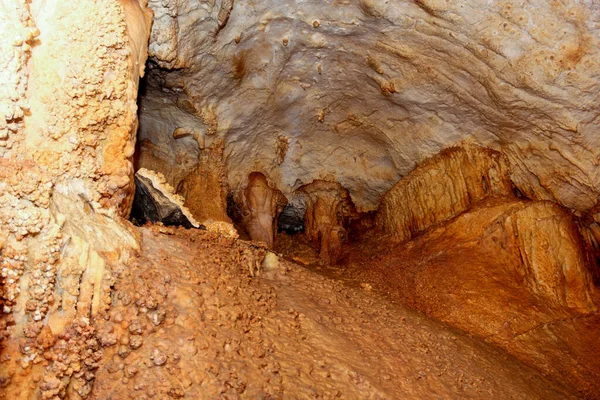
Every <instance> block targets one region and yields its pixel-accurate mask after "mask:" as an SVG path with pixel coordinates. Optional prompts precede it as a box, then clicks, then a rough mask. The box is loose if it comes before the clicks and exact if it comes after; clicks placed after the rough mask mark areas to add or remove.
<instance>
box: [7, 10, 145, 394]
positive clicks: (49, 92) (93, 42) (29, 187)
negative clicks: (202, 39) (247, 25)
mask: <svg viewBox="0 0 600 400" xmlns="http://www.w3.org/2000/svg"><path fill="white" fill-rule="evenodd" d="M150 19H151V12H149V11H148V10H147V9H146V8H145V5H144V4H139V3H138V2H137V1H122V2H119V1H87V0H84V1H78V2H75V3H66V2H61V1H36V0H33V1H27V2H25V1H20V0H10V1H5V2H2V4H1V5H0V66H1V68H0V70H1V72H0V85H1V86H2V90H0V110H1V112H0V121H1V122H0V238H1V239H0V242H1V245H0V269H1V271H2V285H1V289H0V293H1V294H0V303H1V308H2V314H1V316H0V330H1V332H2V333H1V337H2V343H1V347H2V359H1V361H0V382H2V395H3V396H5V397H6V398H11V399H17V398H32V397H40V398H53V396H61V397H65V396H68V397H69V398H79V397H80V396H81V397H85V396H87V395H88V394H89V392H90V390H91V387H92V384H93V378H94V371H95V368H96V367H97V365H98V364H97V363H98V361H99V360H100V358H101V357H102V344H101V343H98V342H97V341H96V338H95V335H94V327H93V322H92V321H93V319H95V318H98V317H100V316H102V315H103V313H104V312H105V311H106V310H107V308H108V307H109V305H110V302H111V297H110V286H111V285H112V284H113V283H114V276H113V271H114V269H115V268H117V267H118V266H120V265H122V264H123V263H125V262H127V260H128V259H129V258H130V257H131V256H132V254H134V253H135V251H136V250H137V249H138V241H137V234H136V233H135V232H134V231H133V230H132V229H131V226H130V224H128V223H127V222H126V221H122V220H121V219H120V216H121V215H128V213H129V209H130V207H131V201H132V199H133V195H134V191H133V185H134V183H133V165H132V163H131V157H132V155H133V152H134V143H135V134H136V129H137V115H136V110H137V106H136V100H137V91H138V79H139V77H140V75H142V74H143V72H144V66H145V61H146V50H147V48H146V42H147V40H148V35H149V33H150Z"/></svg>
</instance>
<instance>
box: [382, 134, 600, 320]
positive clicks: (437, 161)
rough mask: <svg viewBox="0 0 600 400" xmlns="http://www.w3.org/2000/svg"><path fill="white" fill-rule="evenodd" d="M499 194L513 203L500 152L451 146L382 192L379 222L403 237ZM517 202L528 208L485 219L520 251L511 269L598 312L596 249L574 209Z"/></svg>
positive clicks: (569, 302) (553, 295)
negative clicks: (582, 231)
mask: <svg viewBox="0 0 600 400" xmlns="http://www.w3.org/2000/svg"><path fill="white" fill-rule="evenodd" d="M494 198H495V199H499V200H500V201H503V202H507V203H510V202H511V201H515V200H516V198H515V197H514V196H513V192H512V190H511V182H510V179H509V170H508V167H507V165H506V161H505V160H504V158H503V157H502V155H501V154H500V153H497V152H494V151H490V150H488V149H484V148H480V147H474V146H467V147H459V148H451V149H448V150H445V151H444V152H442V153H441V154H439V155H437V156H435V157H432V158H431V159H429V160H427V161H426V162H424V163H423V164H421V165H419V166H418V167H417V168H415V170H414V171H412V172H411V173H410V174H409V175H407V176H406V177H404V178H403V179H402V180H400V182H398V183H397V184H396V185H395V186H394V187H393V188H392V189H390V191H389V192H388V193H387V194H386V195H385V196H384V198H383V199H382V202H381V206H380V209H379V211H378V212H377V215H376V224H377V228H379V229H380V230H381V231H382V233H388V234H391V235H392V237H393V239H394V240H395V241H399V242H404V241H406V240H407V239H411V238H413V236H415V235H416V234H418V233H422V232H423V231H426V230H427V229H428V228H431V227H435V226H436V225H440V224H441V223H442V222H445V221H448V220H450V219H451V218H454V217H456V216H458V215H461V214H463V215H464V217H463V219H464V220H467V219H469V218H475V217H474V215H476V214H475V212H474V211H473V210H472V208H473V207H474V206H475V205H479V204H480V203H482V202H483V201H484V200H486V199H494ZM484 204H487V203H484ZM492 204H493V202H492ZM519 204H522V209H518V208H516V209H515V208H514V207H511V206H507V207H506V208H507V209H505V210H503V211H504V212H505V213H506V215H505V216H504V218H503V219H498V220H495V219H494V218H492V219H491V220H488V221H487V223H486V224H485V225H484V226H485V227H486V228H485V229H486V232H491V231H493V230H495V229H497V228H498V226H500V227H501V228H499V229H500V230H499V231H498V232H497V233H495V234H494V237H495V241H496V243H497V244H498V246H499V247H500V248H504V244H505V243H506V242H509V241H510V242H511V243H512V245H511V247H512V248H514V249H515V250H514V251H515V252H516V254H518V261H517V262H515V263H514V265H513V266H512V268H517V270H516V273H518V274H519V275H520V279H521V280H522V283H523V285H524V286H525V287H528V288H529V289H530V290H531V291H532V292H533V293H535V294H537V295H540V296H543V297H545V298H546V299H547V300H549V301H551V302H553V303H555V304H557V305H561V306H566V307H570V308H573V309H575V310H577V311H581V312H590V311H594V310H595V306H594V305H593V303H592V300H591V292H592V276H591V270H592V269H595V268H596V265H595V264H591V263H589V262H588V257H587V254H588V252H589V251H590V250H593V249H589V248H586V247H585V246H584V242H583V240H582V237H581V234H580V232H579V229H578V227H577V225H576V221H575V220H574V218H573V216H572V215H571V214H570V213H568V212H566V211H564V210H563V209H561V207H559V206H558V205H556V204H554V203H551V202H542V201H523V202H520V203H519ZM481 207H485V206H481ZM509 210H510V211H509ZM490 213H491V214H493V212H491V211H490ZM465 225H467V226H468V223H467V222H465ZM471 235H474V237H477V235H478V234H477V233H475V229H474V227H470V229H469V230H468V231H467V232H466V233H465V235H464V240H469V238H470V236H471ZM456 240H457V241H460V240H461V239H459V238H457V239H456ZM504 259H506V260H508V259H510V257H509V256H506V257H504Z"/></svg>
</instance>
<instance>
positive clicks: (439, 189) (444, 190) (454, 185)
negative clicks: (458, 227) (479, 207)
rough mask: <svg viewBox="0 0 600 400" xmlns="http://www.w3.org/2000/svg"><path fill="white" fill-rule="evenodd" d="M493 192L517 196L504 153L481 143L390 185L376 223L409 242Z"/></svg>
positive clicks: (452, 151)
mask: <svg viewBox="0 0 600 400" xmlns="http://www.w3.org/2000/svg"><path fill="white" fill-rule="evenodd" d="M489 196H503V197H511V196H512V189H511V183H510V179H509V174H508V167H507V162H506V159H505V158H504V157H503V155H502V154H501V153H498V152H495V151H492V150H489V149H484V148H481V147H477V146H466V147H455V148H450V149H446V150H444V151H443V152H442V153H440V154H439V155H436V156H435V157H432V158H431V159H428V160H427V161H425V162H424V163H423V164H420V165H419V166H418V167H417V168H415V169H414V170H413V171H412V172H411V173H410V174H408V175H407V176H406V177H404V178H403V179H402V180H400V182H398V183H397V184H396V185H395V186H394V187H393V188H392V189H390V191H389V192H388V193H387V194H386V195H385V196H384V197H383V199H382V200H381V205H380V208H379V211H378V213H377V217H376V223H377V225H378V226H379V227H380V228H381V229H383V230H384V231H385V232H387V233H391V234H393V235H395V236H397V237H398V238H399V239H400V240H406V239H410V238H411V237H412V236H413V235H415V234H416V233H419V232H422V231H424V230H425V229H427V228H429V227H430V226H432V225H435V224H436V223H439V222H442V221H446V220H448V219H450V218H452V217H455V216H456V215H458V214H460V213H462V212H464V211H465V210H467V209H468V208H469V207H470V206H471V205H472V204H474V203H476V202H477V201H480V200H482V199H484V198H486V197H489Z"/></svg>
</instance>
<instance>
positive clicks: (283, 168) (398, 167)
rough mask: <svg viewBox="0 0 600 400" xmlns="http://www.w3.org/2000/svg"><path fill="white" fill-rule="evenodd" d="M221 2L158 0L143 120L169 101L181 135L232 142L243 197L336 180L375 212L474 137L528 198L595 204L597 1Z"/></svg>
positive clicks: (234, 178)
mask: <svg viewBox="0 0 600 400" xmlns="http://www.w3.org/2000/svg"><path fill="white" fill-rule="evenodd" d="M225 3H227V4H229V2H218V1H207V0H185V1H182V0H160V1H159V0H152V1H150V2H149V6H150V7H151V8H153V9H154V11H155V14H156V18H155V21H156V22H155V24H154V26H153V31H152V38H151V43H150V49H149V52H150V56H151V59H152V60H153V63H155V64H154V65H155V66H156V67H157V68H153V69H152V72H151V73H150V77H151V79H150V80H151V81H152V82H154V83H155V85H156V88H157V89H156V91H153V92H152V93H150V92H149V93H148V95H147V96H146V97H145V98H144V99H142V107H147V110H148V112H147V113H146V114H145V115H144V113H142V115H141V120H142V125H144V123H146V122H147V123H148V124H152V123H153V121H154V120H155V117H154V116H155V115H159V113H161V114H166V112H165V111H166V108H167V107H168V108H169V110H170V112H169V114H170V115H169V116H167V118H166V119H165V121H163V122H162V123H169V124H170V125H171V126H172V129H171V132H172V130H173V129H175V128H176V127H177V126H185V127H189V128H192V129H194V130H196V131H199V132H204V131H214V132H215V133H214V134H215V135H216V136H223V137H225V138H226V143H225V162H226V164H227V170H228V172H227V174H228V181H229V183H230V185H231V187H232V188H233V189H234V190H237V189H238V188H242V187H243V186H244V185H245V183H246V179H247V176H248V174H249V173H250V172H252V171H263V172H264V173H265V174H266V175H267V176H269V177H270V178H271V179H272V180H273V182H274V184H275V185H276V186H277V187H278V188H279V189H280V190H282V192H283V193H284V194H285V195H286V196H287V197H288V198H291V197H290V196H289V195H290V194H291V193H293V191H294V190H296V189H297V188H298V187H299V186H301V185H302V184H305V183H309V182H311V181H312V180H315V179H323V177H325V176H326V175H327V174H334V175H335V177H336V180H337V181H338V182H340V184H342V185H343V186H344V187H345V188H348V190H349V191H350V193H351V195H352V198H353V201H354V202H355V204H356V205H357V207H358V208H359V210H360V211H366V210H373V209H376V208H377V206H378V204H379V200H380V198H381V196H382V195H383V194H384V193H386V192H387V191H388V190H389V189H390V188H391V187H392V186H393V185H394V184H395V183H396V182H397V181H398V180H399V179H400V178H401V177H402V176H405V175H406V174H408V173H409V172H410V171H411V170H413V169H414V167H415V165H417V164H419V163H421V162H422V161H424V160H425V159H427V158H429V157H431V156H434V155H435V154H437V153H439V152H440V151H441V150H443V149H445V148H447V147H450V146H453V145H455V144H457V143H459V142H461V141H464V140H467V141H470V142H473V143H476V144H479V145H482V146H484V147H488V148H491V149H494V150H496V151H500V152H501V153H503V154H505V155H506V157H507V160H508V163H509V166H510V170H511V179H512V181H513V182H514V184H515V185H516V186H517V187H518V189H519V190H520V191H521V192H522V193H523V194H525V195H526V196H527V197H528V198H537V199H540V200H551V201H555V202H558V203H559V204H561V205H563V206H566V207H567V208H570V209H575V210H578V211H581V212H587V211H589V210H591V209H592V208H593V207H594V205H596V204H597V203H598V196H597V193H598V191H599V189H600V186H599V185H600V169H599V168H598V164H599V161H600V158H599V156H600V150H598V149H600V138H599V136H598V135H597V119H598V116H599V115H600V111H599V110H598V107H597V106H596V104H597V103H598V93H600V82H599V81H598V79H597V76H596V71H597V70H598V68H599V65H598V64H599V63H600V57H599V53H598V52H599V51H600V50H599V49H600V46H599V43H600V33H599V31H598V29H597V27H596V22H597V20H598V18H599V12H598V9H597V7H596V5H595V4H593V3H590V2H581V1H575V0H566V1H562V2H546V1H537V0H528V1H526V2H524V3H519V4H518V5H517V4H515V3H514V2H510V1H493V2H490V1H484V0H475V1H470V2H464V1H461V0H449V1H443V2H442V1H438V0H419V1H400V2H390V1H387V0H360V1H358V0H356V1H334V2H329V3H323V2H317V1H297V0H286V1H279V2H262V3H260V4H255V3H249V2H242V1H238V2H234V3H231V4H232V8H231V9H230V10H229V7H225V9H227V10H229V11H228V14H227V15H228V18H227V19H225V20H224V19H223V18H221V17H222V15H223V13H222V10H223V7H221V5H222V4H225ZM220 16H221V17H220ZM223 21H226V22H225V23H223ZM152 90H155V89H152ZM160 99H165V101H161V100H160ZM167 99H168V100H167ZM161 110H162V111H161ZM282 136H284V137H285V138H287V139H286V146H285V147H286V150H285V156H284V157H282V154H283V151H282V146H281V145H282V142H281V140H280V137H282ZM187 143H189V149H190V151H192V152H193V151H194V149H193V146H194V144H193V143H192V140H190V141H188V142H187ZM248 154H252V157H248ZM282 159H283V160H282ZM280 160H282V162H281V163H280ZM160 172H163V171H160ZM165 175H166V174H165ZM297 180H300V181H301V182H297Z"/></svg>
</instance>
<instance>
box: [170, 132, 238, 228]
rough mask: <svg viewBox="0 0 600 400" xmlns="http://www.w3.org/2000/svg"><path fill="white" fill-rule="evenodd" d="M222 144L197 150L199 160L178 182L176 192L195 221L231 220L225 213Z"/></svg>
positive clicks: (225, 191)
mask: <svg viewBox="0 0 600 400" xmlns="http://www.w3.org/2000/svg"><path fill="white" fill-rule="evenodd" d="M222 155H223V148H222V146H221V145H219V144H216V145H214V146H211V147H208V148H206V149H203V150H201V151H200V156H199V159H198V164H197V165H196V166H195V167H194V168H192V170H191V171H190V172H189V174H188V175H187V176H186V177H185V178H184V179H183V181H181V183H180V184H179V187H178V190H177V192H178V193H181V195H182V196H183V197H184V198H185V206H186V207H187V208H189V210H190V211H191V212H192V214H193V215H194V218H196V219H197V220H198V221H206V220H209V219H211V220H214V221H223V222H228V223H231V219H230V218H229V216H228V215H227V192H228V185H227V181H226V177H225V166H224V164H223V160H222Z"/></svg>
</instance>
